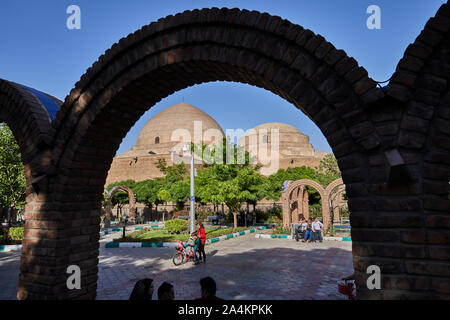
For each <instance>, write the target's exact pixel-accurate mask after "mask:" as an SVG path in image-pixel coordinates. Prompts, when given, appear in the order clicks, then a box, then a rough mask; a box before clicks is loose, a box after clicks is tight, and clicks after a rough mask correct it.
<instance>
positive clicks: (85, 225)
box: [0, 4, 450, 299]
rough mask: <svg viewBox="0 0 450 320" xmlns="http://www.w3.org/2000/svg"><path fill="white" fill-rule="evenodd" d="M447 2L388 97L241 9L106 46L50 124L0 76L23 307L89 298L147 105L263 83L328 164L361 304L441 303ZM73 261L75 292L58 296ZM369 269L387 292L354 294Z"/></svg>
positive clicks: (201, 13) (276, 24) (339, 54)
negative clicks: (338, 191) (125, 146)
mask: <svg viewBox="0 0 450 320" xmlns="http://www.w3.org/2000/svg"><path fill="white" fill-rule="evenodd" d="M449 20H450V5H448V4H444V5H442V6H441V8H440V9H439V11H438V12H437V14H436V16H435V17H433V18H431V19H430V20H429V21H428V23H427V24H426V26H425V28H424V30H423V31H422V32H421V34H420V35H419V36H418V37H417V39H416V41H415V42H414V43H413V44H411V45H410V46H409V47H408V48H407V50H406V51H405V55H404V57H403V58H402V59H401V61H400V62H399V64H398V67H397V70H396V72H395V74H394V75H393V78H392V80H391V82H390V84H389V86H388V88H387V91H386V92H384V91H382V90H380V89H378V88H377V87H376V83H375V82H374V81H373V80H372V79H370V78H368V76H367V72H366V71H365V70H364V68H362V67H360V66H358V63H357V62H356V61H355V60H354V59H353V58H350V57H348V56H347V55H346V54H345V52H344V51H343V50H337V49H336V48H334V46H333V45H332V44H330V43H329V42H327V41H326V40H325V39H324V38H323V37H321V36H320V35H316V34H314V33H313V32H311V31H310V30H306V29H304V28H302V27H300V26H298V25H294V24H292V23H290V22H289V21H287V20H283V19H281V18H280V17H276V16H271V15H269V14H267V13H265V14H261V13H259V12H256V11H247V10H240V9H227V8H222V9H218V8H211V9H202V10H192V11H185V12H183V13H179V14H176V15H174V16H168V17H166V18H163V19H160V20H158V21H157V22H154V23H151V24H149V25H147V26H144V27H143V28H142V29H140V30H137V31H136V32H135V33H133V34H130V35H128V36H127V37H126V38H123V39H121V40H120V41H119V42H118V43H116V44H114V45H113V46H112V47H111V48H110V49H108V50H107V51H106V52H105V53H104V54H103V55H102V56H100V58H99V60H98V61H97V62H95V63H94V64H93V65H92V67H91V68H89V69H88V70H87V72H86V73H85V74H84V75H83V76H82V77H81V79H80V80H79V81H78V82H77V83H76V84H75V87H74V88H73V89H72V90H71V92H70V94H69V95H68V96H67V97H66V99H65V101H64V103H62V104H61V103H58V105H60V111H59V112H58V113H57V115H56V119H54V120H52V121H51V120H50V119H49V118H48V115H47V114H46V113H45V110H44V109H43V106H42V104H40V103H39V101H38V99H37V98H36V97H35V96H34V95H33V94H32V93H30V92H29V91H27V90H25V89H24V88H23V87H22V86H20V85H18V84H14V83H12V82H8V81H5V80H1V81H0V119H1V120H3V121H6V123H7V124H8V125H9V126H10V127H11V128H12V130H13V132H14V135H15V137H16V139H17V140H18V143H19V145H20V147H21V150H22V157H23V161H24V164H25V172H26V177H27V192H28V196H27V205H26V216H25V218H26V220H27V222H26V225H25V228H26V230H25V235H24V241H23V247H22V257H21V269H20V277H19V292H18V297H19V298H20V299H94V298H95V297H96V292H97V278H98V259H99V258H98V256H99V222H100V200H101V199H102V192H103V186H104V184H105V180H106V175H107V172H108V170H109V168H110V165H111V161H112V159H113V156H114V154H115V152H116V150H117V148H118V146H119V144H120V142H121V140H122V138H123V137H124V136H125V135H126V133H127V131H128V130H129V129H130V128H131V126H132V125H133V124H134V123H135V121H136V120H137V119H139V117H140V116H141V115H142V114H143V113H144V112H145V111H146V110H148V108H149V107H151V106H152V105H153V104H155V103H156V102H158V101H160V100H161V99H163V98H164V97H166V96H168V95H170V94H171V93H173V92H175V91H177V90H180V89H182V88H186V87H188V86H191V85H194V84H197V83H203V82H207V81H216V80H227V81H235V82H242V83H248V84H251V85H255V86H258V87H262V88H265V89H267V90H270V91H271V92H273V93H275V94H277V95H279V96H281V97H283V98H285V99H286V100H287V101H289V102H291V103H292V104H293V105H295V106H296V107H297V108H299V109H301V110H302V111H303V112H304V113H305V114H306V115H308V116H309V117H310V118H311V119H312V120H313V121H314V122H315V123H316V125H317V126H318V127H319V128H320V129H321V130H322V132H323V133H324V135H325V136H326V138H327V140H328V142H329V144H330V146H331V148H332V150H333V153H334V154H335V156H336V158H337V159H338V162H339V166H340V169H341V171H342V178H343V181H344V183H345V186H346V193H347V195H348V197H349V203H348V205H349V210H350V211H351V224H352V240H353V242H352V247H353V264H354V268H355V271H356V278H357V279H356V281H357V287H358V291H357V295H358V298H359V299H449V298H450V271H449V269H448V259H449V254H448V252H449V241H448V240H449V234H450V230H449V229H450V215H449V213H450V200H449V199H448V193H449V184H448V182H449V181H450V132H449V126H448V122H449V120H450V91H449V88H448V81H449V76H450V72H449V71H450V69H449V68H450V54H449V51H450V36H449V27H450V24H449ZM72 264H76V265H79V266H80V268H81V270H82V288H83V289H82V290H80V291H75V292H70V291H68V290H67V288H66V284H65V283H66V279H67V275H66V269H67V267H68V266H69V265H72ZM372 264H376V265H379V266H380V267H381V271H382V274H383V281H382V282H383V283H382V285H383V288H384V289H383V290H379V291H377V290H367V289H364V286H363V285H364V283H365V282H366V278H367V276H368V275H367V274H366V272H365V271H366V268H367V266H369V265H372Z"/></svg>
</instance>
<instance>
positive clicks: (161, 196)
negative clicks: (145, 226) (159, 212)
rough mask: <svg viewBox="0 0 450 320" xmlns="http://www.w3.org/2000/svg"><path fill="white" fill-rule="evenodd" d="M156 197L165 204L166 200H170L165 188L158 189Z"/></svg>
mask: <svg viewBox="0 0 450 320" xmlns="http://www.w3.org/2000/svg"><path fill="white" fill-rule="evenodd" d="M157 196H158V199H159V200H160V201H162V203H164V204H167V202H168V201H170V192H169V191H167V190H166V189H160V190H159V191H158V194H157ZM163 222H164V212H163Z"/></svg>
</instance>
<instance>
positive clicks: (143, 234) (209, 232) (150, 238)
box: [113, 220, 250, 242]
mask: <svg viewBox="0 0 450 320" xmlns="http://www.w3.org/2000/svg"><path fill="white" fill-rule="evenodd" d="M171 221H173V220H171ZM248 229H250V228H244V227H240V228H216V229H206V230H205V234H206V239H211V238H216V237H220V236H222V235H226V234H231V233H236V232H240V231H243V230H248ZM188 239H189V233H185V234H169V233H168V232H167V230H150V229H148V228H147V229H140V230H138V231H135V232H132V233H129V234H128V235H127V236H126V237H125V239H123V238H118V239H114V240H113V241H114V242H174V241H178V240H181V241H187V240H188Z"/></svg>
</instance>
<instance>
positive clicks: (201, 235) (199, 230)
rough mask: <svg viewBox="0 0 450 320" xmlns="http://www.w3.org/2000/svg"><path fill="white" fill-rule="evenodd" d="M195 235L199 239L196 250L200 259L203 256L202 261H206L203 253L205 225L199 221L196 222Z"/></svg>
mask: <svg viewBox="0 0 450 320" xmlns="http://www.w3.org/2000/svg"><path fill="white" fill-rule="evenodd" d="M197 237H198V238H199V239H200V243H199V246H198V252H199V255H200V259H202V257H203V262H206V254H205V242H206V235H205V227H204V226H203V223H201V222H200V221H199V222H198V223H197Z"/></svg>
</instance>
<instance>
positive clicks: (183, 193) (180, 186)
mask: <svg viewBox="0 0 450 320" xmlns="http://www.w3.org/2000/svg"><path fill="white" fill-rule="evenodd" d="M168 191H169V193H170V198H169V199H170V201H172V202H175V203H176V205H177V210H182V209H183V207H184V203H185V202H186V201H187V200H188V199H189V196H190V185H189V182H188V181H177V182H174V183H172V185H171V186H170V188H169V190H168Z"/></svg>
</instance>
